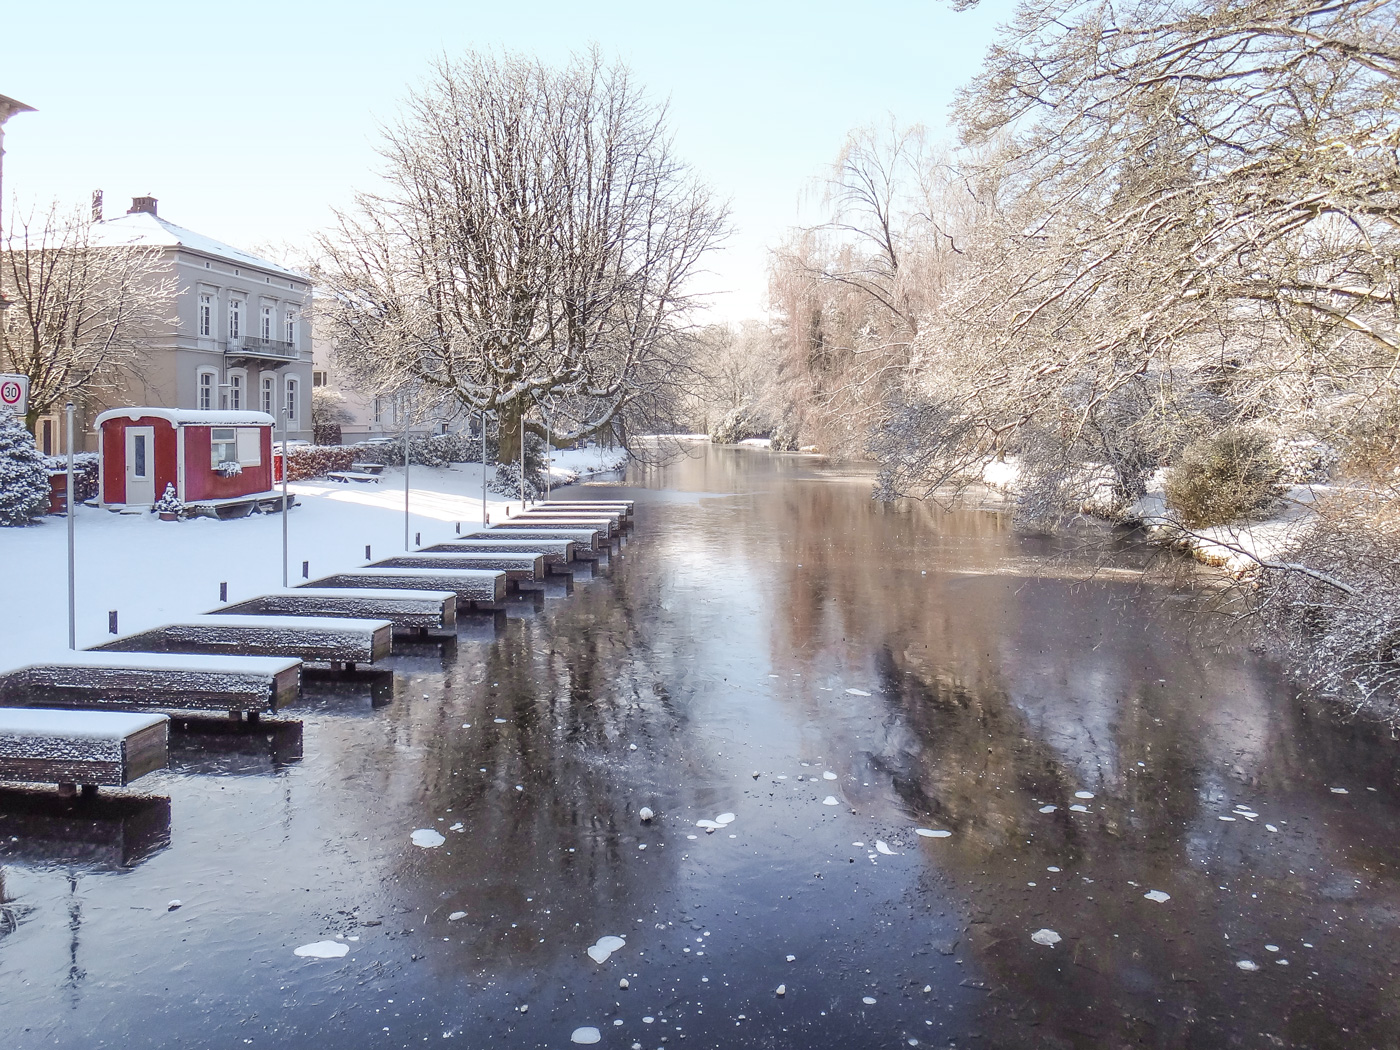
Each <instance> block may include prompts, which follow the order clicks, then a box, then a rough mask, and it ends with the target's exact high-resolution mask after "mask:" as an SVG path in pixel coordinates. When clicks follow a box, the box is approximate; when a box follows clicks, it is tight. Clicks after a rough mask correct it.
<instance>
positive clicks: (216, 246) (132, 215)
mask: <svg viewBox="0 0 1400 1050" xmlns="http://www.w3.org/2000/svg"><path fill="white" fill-rule="evenodd" d="M92 243H93V244H105V245H112V246H122V247H125V246H127V245H133V244H150V245H157V246H159V247H163V248H185V249H187V250H189V251H192V252H198V253H199V254H201V255H209V256H213V257H214V258H216V259H223V260H225V261H227V262H231V263H236V264H237V265H240V266H256V267H258V268H259V269H262V270H271V271H272V272H273V273H280V274H283V275H285V276H287V277H293V278H296V279H297V280H299V281H307V277H306V275H305V274H302V273H297V272H296V271H295V270H289V269H287V268H286V267H285V266H280V265H278V264H277V263H275V262H272V261H271V260H268V259H263V258H261V257H259V256H257V255H254V254H253V253H252V252H245V251H244V250H243V249H241V248H234V247H232V246H231V245H227V244H224V243H223V242H222V241H216V240H214V238H212V237H206V236H204V234H202V233H195V232H194V231H193V230H187V229H185V228H184V227H183V226H176V225H175V224H174V223H173V222H169V221H167V220H165V219H162V218H160V216H158V215H152V214H151V213H150V212H145V211H137V212H128V213H127V214H126V215H121V216H118V217H117V218H115V219H107V220H105V221H103V222H98V223H94V224H93V227H92Z"/></svg>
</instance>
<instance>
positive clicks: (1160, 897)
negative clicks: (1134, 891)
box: [1143, 890, 1172, 904]
mask: <svg viewBox="0 0 1400 1050" xmlns="http://www.w3.org/2000/svg"><path fill="white" fill-rule="evenodd" d="M1143 896H1144V897H1146V898H1147V899H1148V900H1150V901H1156V902H1157V903H1158V904H1165V903H1166V902H1167V901H1169V900H1171V899H1172V895H1171V894H1170V893H1163V892H1162V891H1161V890H1148V891H1147V892H1146V893H1144V894H1143Z"/></svg>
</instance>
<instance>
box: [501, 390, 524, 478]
mask: <svg viewBox="0 0 1400 1050" xmlns="http://www.w3.org/2000/svg"><path fill="white" fill-rule="evenodd" d="M522 407H523V406H522V404H521V401H520V399H518V398H517V399H516V400H514V401H510V402H507V403H506V404H503V405H502V406H501V407H500V412H499V417H498V418H499V423H500V431H499V434H498V437H497V439H496V440H497V445H496V462H497V463H519V462H520V433H521V423H522V420H521V408H522Z"/></svg>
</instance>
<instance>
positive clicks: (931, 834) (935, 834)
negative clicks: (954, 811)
mask: <svg viewBox="0 0 1400 1050" xmlns="http://www.w3.org/2000/svg"><path fill="white" fill-rule="evenodd" d="M914 834H915V835H919V836H922V837H923V838H926V839H946V838H951V837H952V835H953V833H952V832H951V831H943V830H942V829H941V828H940V829H937V830H935V829H933V828H915V829H914Z"/></svg>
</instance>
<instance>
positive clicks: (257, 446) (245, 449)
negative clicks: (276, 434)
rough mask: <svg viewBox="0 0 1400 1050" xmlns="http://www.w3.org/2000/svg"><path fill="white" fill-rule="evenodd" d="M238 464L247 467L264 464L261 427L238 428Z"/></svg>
mask: <svg viewBox="0 0 1400 1050" xmlns="http://www.w3.org/2000/svg"><path fill="white" fill-rule="evenodd" d="M238 462H239V463H241V464H243V466H245V467H256V466H259V465H261V463H262V430H261V428H260V427H239V428H238Z"/></svg>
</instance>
